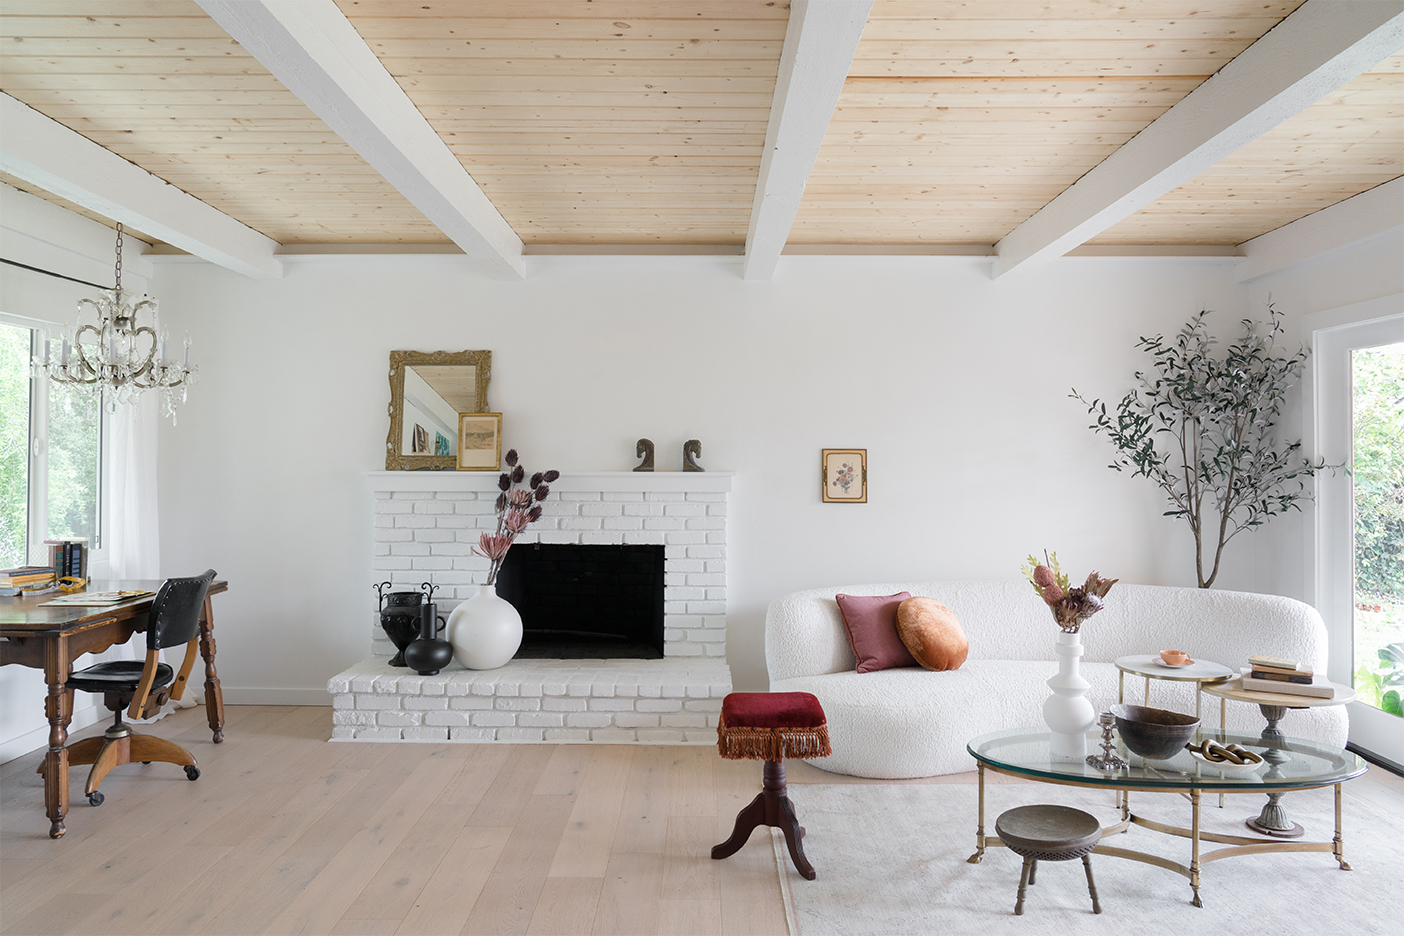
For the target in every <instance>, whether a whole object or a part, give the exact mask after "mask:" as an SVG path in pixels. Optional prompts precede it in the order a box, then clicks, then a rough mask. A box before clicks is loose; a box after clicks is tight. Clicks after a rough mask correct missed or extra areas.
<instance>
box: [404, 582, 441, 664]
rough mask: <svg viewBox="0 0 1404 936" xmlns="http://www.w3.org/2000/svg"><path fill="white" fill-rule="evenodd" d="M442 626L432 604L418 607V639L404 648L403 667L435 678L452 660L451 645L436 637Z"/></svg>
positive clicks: (436, 608)
mask: <svg viewBox="0 0 1404 936" xmlns="http://www.w3.org/2000/svg"><path fill="white" fill-rule="evenodd" d="M444 624H445V621H444V619H443V618H442V617H441V616H440V615H439V606H438V605H436V604H434V602H432V601H426V602H425V603H424V604H422V605H420V606H419V639H418V640H415V641H413V642H412V643H411V644H410V645H409V646H408V647H406V648H405V665H406V666H408V667H409V668H410V669H412V670H414V671H415V672H416V673H418V674H419V675H421V676H437V675H438V674H439V670H441V669H443V668H444V667H445V666H448V665H449V662H450V661H452V660H453V644H451V643H449V642H448V641H447V640H440V639H439V636H438V635H439V632H440V631H442V630H443V628H444Z"/></svg>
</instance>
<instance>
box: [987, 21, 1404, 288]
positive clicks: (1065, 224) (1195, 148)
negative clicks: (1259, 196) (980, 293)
mask: <svg viewBox="0 0 1404 936" xmlns="http://www.w3.org/2000/svg"><path fill="white" fill-rule="evenodd" d="M1401 48H1404V0H1370V2H1351V3H1338V2H1334V0H1307V2H1306V3H1304V4H1303V5H1302V6H1300V7H1298V8H1297V9H1296V10H1295V11H1294V12H1293V13H1292V14H1291V15H1290V16H1288V17H1287V18H1286V19H1284V20H1283V21H1282V22H1280V23H1278V24H1277V25H1276V26H1275V27H1273V28H1272V29H1271V30H1270V31H1269V32H1268V33H1267V34H1266V35H1265V36H1263V37H1262V38H1261V39H1259V40H1258V41H1257V42H1255V43H1253V44H1252V45H1251V46H1249V47H1248V48H1247V49H1245V50H1243V52H1241V53H1240V54H1239V55H1238V56H1237V57H1236V58H1234V59H1233V61H1231V62H1229V63H1228V64H1226V65H1225V66H1224V67H1223V68H1221V69H1219V71H1218V73H1217V74H1215V75H1213V76H1212V77H1211V78H1210V79H1209V80H1208V81H1206V82H1204V83H1203V84H1202V85H1200V86H1199V87H1198V88H1195V89H1194V90H1193V91H1192V92H1190V93H1189V94H1188V95H1187V96H1186V97H1185V98H1184V99H1183V100H1181V101H1180V102H1179V103H1178V104H1176V105H1175V106H1174V107H1172V108H1170V109H1169V110H1168V111H1166V112H1165V113H1164V114H1162V115H1161V116H1160V117H1159V118H1157V119H1156V120H1155V121H1154V122H1152V123H1151V124H1150V126H1148V127H1146V128H1145V129H1144V130H1142V131H1141V132H1140V133H1139V134H1137V135H1136V136H1135V137H1133V138H1132V139H1131V140H1129V141H1128V142H1127V143H1126V144H1125V145H1124V146H1122V147H1121V148H1120V149H1118V150H1117V151H1116V152H1114V153H1112V154H1111V155H1110V156H1108V157H1107V158H1106V159H1104V160H1103V161H1102V162H1101V163H1100V164H1098V165H1097V166H1096V167H1095V168H1093V169H1092V170H1091V171H1090V172H1088V173H1087V174H1086V175H1084V176H1083V177H1082V178H1081V179H1078V180H1077V182H1075V183H1073V185H1071V186H1069V187H1068V188H1067V189H1065V190H1064V191H1063V192H1062V193H1061V194H1059V195H1058V197H1056V198H1054V199H1053V200H1052V201H1051V202H1049V203H1048V204H1047V205H1044V206H1043V208H1041V209H1039V211H1038V212H1037V213H1036V214H1034V215H1033V217H1031V218H1029V219H1028V220H1027V221H1025V222H1024V223H1023V224H1021V225H1019V226H1018V227H1017V228H1015V229H1014V230H1013V231H1010V232H1009V233H1008V234H1006V235H1005V236H1004V238H1003V239H1002V240H1000V242H999V243H998V244H996V245H995V250H996V252H997V253H998V257H997V258H996V259H995V262H994V266H993V268H992V271H991V272H992V275H993V276H995V277H999V276H1002V275H1004V274H1005V273H1008V272H1009V271H1010V270H1013V269H1014V268H1016V267H1018V266H1021V265H1024V264H1029V263H1036V262H1039V261H1047V260H1051V259H1053V258H1055V257H1060V256H1062V255H1063V254H1065V253H1067V252H1068V251H1069V250H1071V249H1072V248H1074V247H1076V246H1078V245H1079V244H1082V243H1085V242H1086V241H1088V240H1091V239H1092V238H1093V237H1095V236H1097V235H1098V234H1100V233H1101V232H1102V231H1105V230H1106V229H1107V228H1109V227H1111V226H1112V225H1114V224H1116V223H1117V222H1118V221H1120V220H1122V219H1123V218H1126V217H1128V216H1129V215H1132V214H1134V213H1135V212H1137V211H1139V210H1140V209H1141V208H1144V207H1145V206H1146V205H1148V204H1150V203H1151V202H1153V201H1154V200H1155V199H1157V198H1159V197H1160V196H1162V195H1164V194H1165V193H1166V192H1169V191H1171V190H1172V189H1174V188H1177V187H1178V186H1180V185H1182V184H1183V183H1185V182H1187V181H1189V180H1190V179H1192V178H1194V177H1195V176H1196V175H1198V174H1199V173H1201V172H1203V171H1204V170H1205V169H1207V168H1209V167H1210V166H1212V165H1214V163H1216V162H1218V161H1219V160H1221V159H1223V158H1224V157H1225V156H1228V155H1229V154H1230V153H1233V152H1234V151H1236V150H1237V149H1239V148H1240V147H1242V146H1243V145H1244V144H1246V143H1248V142H1250V141H1252V140H1254V139H1256V138H1257V137H1259V136H1261V135H1262V134H1263V133H1265V132H1267V131H1268V130H1271V129H1272V128H1273V127H1275V126H1277V125H1278V124H1280V123H1282V122H1283V121H1284V120H1286V119H1287V118H1289V117H1291V116H1292V115H1294V114H1296V113H1298V112H1300V111H1302V110H1303V109H1305V108H1306V107H1308V106H1310V105H1311V104H1314V103H1316V102H1317V101H1319V100H1321V98H1323V97H1325V96H1326V95H1327V94H1330V93H1331V92H1332V91H1335V90H1336V89H1337V88H1339V87H1341V86H1342V85H1344V84H1345V83H1346V82H1348V81H1350V80H1351V79H1353V78H1355V77H1356V76H1357V75H1360V74H1362V73H1363V72H1366V71H1368V70H1369V69H1371V68H1373V67H1374V66H1375V65H1378V64H1379V63H1380V62H1381V61H1383V60H1384V59H1386V58H1388V57H1389V56H1390V55H1393V54H1394V53H1395V52H1398V51H1399V50H1400V49H1401Z"/></svg>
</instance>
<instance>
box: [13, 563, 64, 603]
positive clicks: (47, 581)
mask: <svg viewBox="0 0 1404 936" xmlns="http://www.w3.org/2000/svg"><path fill="white" fill-rule="evenodd" d="M53 587H54V568H53V566H19V567H18V568H14V569H0V596H4V597H7V598H12V597H16V596H18V595H32V594H36V593H38V592H44V591H48V590H49V589H52V588H53Z"/></svg>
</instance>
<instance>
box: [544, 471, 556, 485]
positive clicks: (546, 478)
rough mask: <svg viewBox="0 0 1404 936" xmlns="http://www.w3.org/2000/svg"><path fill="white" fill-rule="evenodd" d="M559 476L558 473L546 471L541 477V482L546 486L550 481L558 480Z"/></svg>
mask: <svg viewBox="0 0 1404 936" xmlns="http://www.w3.org/2000/svg"><path fill="white" fill-rule="evenodd" d="M560 476H561V473H560V472H559V471H548V472H546V474H545V475H543V476H542V478H541V480H543V481H545V482H546V483H547V484H549V483H551V482H552V481H554V480H556V479H557V478H559V477H560Z"/></svg>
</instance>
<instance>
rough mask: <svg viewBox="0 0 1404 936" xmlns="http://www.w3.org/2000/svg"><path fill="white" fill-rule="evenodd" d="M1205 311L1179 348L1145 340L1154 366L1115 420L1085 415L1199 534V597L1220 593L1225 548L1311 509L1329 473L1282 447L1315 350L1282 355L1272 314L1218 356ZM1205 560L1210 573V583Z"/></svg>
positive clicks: (1110, 414) (1176, 341) (1102, 411)
mask: <svg viewBox="0 0 1404 936" xmlns="http://www.w3.org/2000/svg"><path fill="white" fill-rule="evenodd" d="M1209 315H1210V313H1209V311H1208V310H1205V311H1202V312H1200V313H1199V314H1197V315H1195V316H1194V317H1193V318H1192V319H1190V321H1189V323H1188V324H1187V325H1186V326H1185V327H1184V328H1183V329H1181V331H1180V333H1179V334H1178V335H1176V336H1175V337H1174V338H1173V339H1170V340H1167V339H1166V338H1165V337H1164V336H1162V335H1156V336H1155V337H1154V338H1144V337H1143V338H1141V339H1140V340H1139V341H1138V342H1137V345H1136V346H1137V347H1138V348H1140V349H1141V350H1143V351H1145V352H1146V353H1147V354H1149V355H1150V357H1151V364H1150V368H1149V370H1148V371H1138V372H1137V373H1136V381H1137V384H1138V386H1137V388H1136V389H1134V390H1132V391H1131V392H1130V393H1128V394H1127V395H1126V396H1124V397H1122V399H1121V401H1120V402H1119V403H1117V404H1115V406H1114V407H1113V408H1112V409H1111V410H1110V411H1108V407H1107V405H1106V404H1105V403H1103V402H1102V401H1100V400H1095V399H1094V400H1092V401H1090V402H1089V401H1088V400H1086V399H1085V398H1084V397H1083V396H1082V394H1080V393H1078V392H1077V390H1076V389H1074V390H1073V392H1072V396H1073V398H1074V399H1076V400H1078V401H1080V402H1081V403H1083V404H1085V405H1086V406H1087V412H1088V413H1089V414H1090V415H1091V416H1092V417H1093V420H1094V421H1093V423H1092V425H1091V426H1090V427H1089V428H1090V429H1092V430H1093V431H1094V432H1096V433H1098V434H1101V435H1105V436H1106V437H1107V439H1108V441H1110V442H1111V443H1112V445H1113V447H1115V449H1116V456H1115V458H1114V460H1113V461H1112V464H1111V465H1110V467H1111V468H1114V469H1116V470H1117V471H1122V470H1124V469H1128V468H1129V469H1131V471H1132V473H1133V475H1140V476H1144V477H1147V478H1149V479H1150V480H1151V481H1153V482H1154V483H1155V484H1156V485H1157V486H1158V487H1159V488H1160V489H1161V490H1162V491H1164V492H1165V495H1166V498H1167V499H1168V501H1169V507H1170V509H1169V510H1167V511H1166V512H1165V516H1167V517H1183V518H1184V519H1185V521H1186V522H1187V523H1189V526H1190V530H1191V531H1192V532H1193V533H1194V546H1195V574H1196V576H1197V577H1198V580H1199V587H1200V588H1208V587H1209V586H1211V585H1213V584H1214V579H1215V578H1217V577H1218V575H1219V562H1220V560H1221V558H1222V557H1223V552H1224V546H1225V545H1227V544H1228V542H1229V541H1230V540H1232V539H1233V538H1234V537H1235V536H1237V535H1238V534H1239V533H1242V532H1243V531H1244V530H1251V529H1254V528H1256V527H1259V526H1261V525H1262V524H1264V523H1265V522H1267V521H1268V520H1269V519H1271V518H1272V517H1275V516H1277V515H1278V514H1281V513H1285V512H1286V511H1288V510H1300V509H1301V502H1302V501H1303V500H1310V499H1311V492H1310V491H1309V490H1308V489H1307V487H1306V484H1305V479H1307V478H1310V477H1312V476H1313V475H1314V474H1315V473H1316V472H1318V471H1321V470H1323V469H1325V468H1327V467H1328V466H1327V465H1326V464H1325V463H1323V462H1311V461H1309V460H1307V459H1306V458H1304V457H1302V455H1301V454H1300V449H1301V447H1302V443H1301V442H1300V441H1297V442H1292V443H1283V442H1280V441H1278V439H1277V433H1276V427H1277V421H1278V418H1279V417H1280V415H1281V413H1282V408H1283V406H1284V404H1285V402H1286V398H1287V391H1288V389H1289V388H1290V387H1291V386H1292V385H1293V384H1295V383H1296V382H1297V380H1298V379H1299V378H1300V377H1301V373H1302V368H1303V366H1304V365H1305V363H1306V358H1307V350H1306V349H1305V348H1299V349H1298V350H1297V351H1296V352H1295V353H1292V354H1287V353H1286V352H1285V349H1282V348H1280V347H1279V346H1278V339H1279V337H1280V336H1281V334H1282V315H1281V313H1279V312H1278V311H1277V310H1276V308H1274V307H1273V306H1271V305H1269V306H1268V315H1269V321H1268V322H1267V323H1261V324H1260V323H1258V322H1254V321H1251V320H1249V319H1244V320H1243V334H1242V337H1240V338H1239V339H1238V340H1237V341H1235V342H1233V343H1232V344H1230V345H1228V347H1226V348H1225V349H1224V350H1223V353H1222V354H1215V346H1216V345H1217V342H1216V341H1215V340H1214V338H1213V337H1211V336H1210V334H1209V331H1208V327H1207V325H1206V320H1207V318H1208V317H1209ZM1206 550H1207V551H1212V557H1213V558H1212V565H1210V566H1209V571H1208V573H1207V574H1206V573H1205V566H1206V564H1208V563H1207V562H1206Z"/></svg>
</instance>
